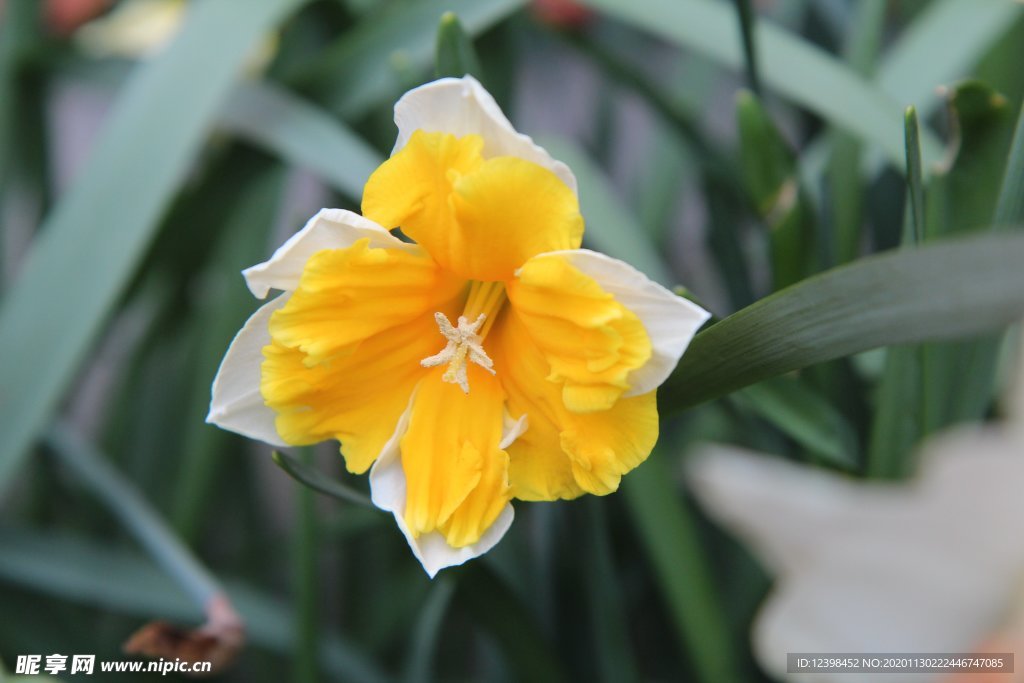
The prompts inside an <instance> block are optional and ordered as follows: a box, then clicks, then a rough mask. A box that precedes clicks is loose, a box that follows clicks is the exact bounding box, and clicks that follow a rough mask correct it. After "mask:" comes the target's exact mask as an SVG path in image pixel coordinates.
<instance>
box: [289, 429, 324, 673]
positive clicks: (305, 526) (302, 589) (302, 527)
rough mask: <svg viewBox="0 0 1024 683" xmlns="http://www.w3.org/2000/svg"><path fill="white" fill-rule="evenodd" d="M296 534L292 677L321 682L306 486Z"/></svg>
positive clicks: (311, 510) (311, 505)
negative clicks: (294, 624)
mask: <svg viewBox="0 0 1024 683" xmlns="http://www.w3.org/2000/svg"><path fill="white" fill-rule="evenodd" d="M301 462H302V464H303V465H305V466H306V467H309V468H312V463H313V448H312V446H307V447H306V448H303V449H302V461H301ZM297 498H298V501H297V502H298V515H297V519H298V530H297V532H296V534H295V538H294V542H295V559H294V562H293V568H292V595H293V596H294V600H295V606H296V610H297V618H298V619H297V620H298V628H296V629H295V642H294V646H295V657H294V659H293V663H292V674H293V676H294V680H295V681H297V683H316V682H317V681H318V680H320V672H319V668H320V667H319V664H318V662H319V645H320V641H319V638H318V636H317V634H318V633H319V632H320V627H319V623H318V622H319V619H320V610H319V607H318V600H319V598H318V597H317V586H318V585H319V583H320V582H319V580H318V578H317V555H318V548H319V542H318V533H317V521H316V507H315V502H316V501H314V500H313V491H312V490H311V489H309V488H308V487H305V486H300V487H299V490H298V496H297Z"/></svg>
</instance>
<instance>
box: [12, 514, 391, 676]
mask: <svg viewBox="0 0 1024 683" xmlns="http://www.w3.org/2000/svg"><path fill="white" fill-rule="evenodd" d="M0 547H3V549H4V552H3V553H0V578H3V579H4V580H6V581H8V582H10V583H12V584H16V585H18V586H21V587H24V588H28V589H31V590H35V591H39V592H42V593H45V594H48V595H52V596H55V597H58V598H62V599H64V600H70V601H73V602H77V603H83V604H88V605H96V606H98V607H101V608H102V609H103V610H105V611H107V612H116V613H122V614H128V615H131V616H134V617H140V618H145V619H169V620H172V621H177V622H193V623H199V622H200V621H202V619H203V614H202V611H201V610H200V609H199V608H198V607H195V606H194V605H193V604H192V602H191V601H190V600H189V599H188V598H187V596H186V595H185V594H184V593H183V592H182V590H181V588H180V587H179V586H178V585H177V584H175V583H174V582H173V581H171V579H169V578H168V577H167V576H166V575H164V574H163V573H162V572H161V571H159V570H158V569H157V568H156V567H154V566H153V565H152V564H150V563H148V562H146V561H145V560H144V559H143V558H141V557H140V556H138V555H137V554H135V553H130V552H125V551H121V550H115V549H112V548H111V547H110V545H109V542H108V541H104V542H102V543H101V542H96V541H91V540H88V539H85V538H82V537H80V536H72V535H68V534H54V533H50V532H44V531H39V530H36V529H24V528H14V527H0ZM225 584H226V586H227V589H228V594H229V596H230V597H231V602H232V604H234V605H235V607H236V608H237V609H238V611H239V613H240V614H241V615H242V618H243V619H244V620H245V623H246V637H247V639H248V640H249V642H251V643H252V644H254V645H256V646H259V647H263V648H266V649H268V650H272V651H274V652H277V653H281V654H290V653H291V648H292V637H293V634H294V625H293V623H294V622H293V619H292V614H291V611H290V609H289V607H288V606H287V605H285V604H282V603H280V602H279V601H278V600H276V599H275V598H273V597H271V596H269V595H266V594H264V593H262V592H260V591H258V590H256V589H254V588H253V587H251V586H249V585H248V584H244V583H239V582H231V581H226V582H225ZM320 642H321V645H322V647H321V653H320V657H321V663H322V664H323V666H324V669H325V670H326V671H328V672H330V673H331V674H332V675H333V676H335V677H337V678H338V679H341V680H345V681H361V682H363V683H384V682H385V681H387V680H388V679H387V678H386V677H385V676H384V674H383V673H382V672H380V671H379V670H378V669H377V667H376V666H375V665H374V664H373V663H372V662H371V661H370V660H369V659H367V657H366V655H365V654H364V653H363V651H362V650H361V649H360V648H359V647H357V646H356V645H355V644H354V643H350V642H348V641H346V640H343V639H342V638H341V637H339V636H338V635H337V634H335V633H330V632H322V633H321V636H320Z"/></svg>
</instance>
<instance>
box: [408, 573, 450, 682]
mask: <svg viewBox="0 0 1024 683" xmlns="http://www.w3.org/2000/svg"><path fill="white" fill-rule="evenodd" d="M454 594H455V584H454V583H452V582H451V581H449V580H448V579H447V577H441V578H439V579H437V581H436V582H435V583H434V587H433V588H432V589H431V590H430V594H429V595H428V596H427V601H426V604H425V605H423V609H422V610H420V616H419V618H418V619H417V620H416V626H415V627H414V628H413V635H412V649H411V651H410V653H409V660H408V663H407V665H406V671H405V683H428V681H432V680H435V679H436V675H435V673H434V655H435V654H436V651H437V644H438V642H439V641H440V640H441V633H442V631H441V625H442V624H443V622H444V617H445V615H446V614H447V613H448V607H449V605H450V604H451V601H452V596H453V595H454Z"/></svg>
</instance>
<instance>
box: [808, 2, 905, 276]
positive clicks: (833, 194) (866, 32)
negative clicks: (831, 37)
mask: <svg viewBox="0 0 1024 683" xmlns="http://www.w3.org/2000/svg"><path fill="white" fill-rule="evenodd" d="M887 7H888V3H887V2H886V0H861V2H858V3H857V5H856V8H855V12H856V14H855V15H854V19H853V22H852V25H851V27H850V30H849V33H848V34H847V42H846V45H845V46H844V50H843V53H844V55H845V57H846V60H847V62H848V63H849V65H850V68H852V69H854V70H855V71H856V72H857V73H859V74H861V75H862V76H869V75H870V74H871V73H873V72H874V67H875V61H876V59H877V56H878V51H879V47H880V45H881V42H882V34H883V33H884V31H885V17H886V10H887ZM829 140H830V145H829V160H828V169H827V174H828V175H827V183H828V190H829V197H830V199H831V202H830V204H831V212H832V221H833V222H832V230H831V231H830V232H826V233H825V235H826V236H827V237H828V238H829V239H831V242H832V243H831V244H830V245H827V246H829V247H830V249H829V253H830V254H831V262H830V265H838V264H842V263H847V262H849V261H852V260H853V259H855V258H856V257H857V254H858V253H859V251H860V247H861V223H862V217H863V213H864V212H863V202H864V182H863V180H862V178H861V172H860V166H861V158H862V150H863V145H862V144H861V142H860V141H859V140H858V139H857V138H855V137H854V136H852V135H850V134H849V133H847V132H845V131H842V130H832V131H830V133H829ZM805 163H806V162H805ZM804 177H805V178H806V177H807V176H806V174H805V175H804ZM825 210H828V208H826V209H825Z"/></svg>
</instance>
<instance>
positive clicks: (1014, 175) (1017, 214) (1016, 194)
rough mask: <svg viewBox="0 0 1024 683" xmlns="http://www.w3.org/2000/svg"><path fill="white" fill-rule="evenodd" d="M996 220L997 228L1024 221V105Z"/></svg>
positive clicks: (1007, 162) (1006, 171)
mask: <svg viewBox="0 0 1024 683" xmlns="http://www.w3.org/2000/svg"><path fill="white" fill-rule="evenodd" d="M994 222H995V224H996V227H997V228H1001V227H1006V226H1010V225H1013V224H1015V223H1017V224H1020V223H1024V106H1021V110H1020V115H1019V116H1018V117H1017V128H1016V131H1015V132H1014V134H1013V143H1012V144H1011V145H1010V155H1009V157H1008V158H1007V159H1006V170H1005V171H1004V173H1003V182H1002V183H1001V185H1000V189H999V202H998V203H997V204H996V215H995V220H994Z"/></svg>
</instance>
